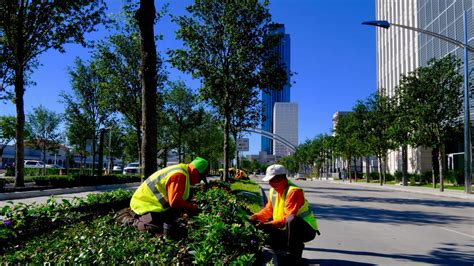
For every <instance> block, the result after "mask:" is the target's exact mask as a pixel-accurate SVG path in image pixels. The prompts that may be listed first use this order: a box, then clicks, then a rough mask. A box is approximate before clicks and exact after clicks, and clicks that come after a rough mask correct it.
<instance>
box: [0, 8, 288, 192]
mask: <svg viewBox="0 0 474 266" xmlns="http://www.w3.org/2000/svg"><path fill="white" fill-rule="evenodd" d="M268 4H269V3H268V1H264V2H261V1H258V0H250V1H217V0H195V2H194V3H193V4H192V5H190V6H189V7H188V8H187V11H188V13H189V14H188V15H186V16H179V17H173V20H174V21H175V22H176V23H177V24H178V26H179V30H178V31H177V38H178V39H180V40H182V41H183V44H184V48H182V49H175V50H170V51H169V52H168V55H169V58H170V59H169V62H170V63H171V64H172V65H173V66H174V67H176V68H178V69H179V70H182V71H184V72H187V73H190V74H191V75H192V76H193V77H194V78H198V79H200V80H201V87H200V89H199V100H201V101H204V102H205V103H207V104H208V108H209V110H212V111H213V112H215V113H216V115H215V116H211V115H209V113H208V112H205V111H204V108H203V107H197V109H196V110H192V111H193V112H191V113H190V112H189V110H185V111H183V112H178V111H176V110H173V108H172V107H170V106H166V103H165V98H166V97H169V98H168V100H170V102H172V101H173V97H174V96H176V97H177V95H168V96H166V95H165V93H163V92H162V91H160V89H163V87H164V83H165V77H166V75H165V73H164V71H163V61H162V60H161V58H160V56H159V54H157V53H156V45H155V40H156V39H157V38H156V36H155V35H154V29H153V26H154V23H155V22H156V21H157V20H158V19H159V18H160V16H161V15H162V14H163V13H160V12H156V9H155V5H154V1H148V0H140V1H139V3H138V2H135V1H131V0H130V1H126V6H125V9H124V12H123V16H122V20H121V21H124V23H122V24H121V25H120V23H115V24H112V25H116V26H117V31H118V32H119V34H115V35H112V36H110V37H108V38H106V39H105V40H103V41H101V42H99V43H98V44H97V45H95V49H94V51H93V52H92V59H91V60H89V61H84V60H81V59H77V60H76V61H75V65H74V66H73V67H72V68H71V69H70V71H69V73H70V76H71V85H72V89H73V93H72V94H66V93H63V94H62V100H63V102H64V104H65V106H66V110H65V114H64V117H65V122H66V127H67V138H68V140H70V142H71V144H72V145H73V146H74V147H76V149H78V152H80V151H81V150H82V151H84V150H85V145H86V141H87V139H88V138H90V137H91V136H92V139H93V141H92V145H93V146H94V147H93V150H94V151H95V150H96V147H95V145H96V143H97V141H96V140H97V138H98V134H99V133H98V132H99V129H100V128H108V127H110V126H111V125H113V124H117V119H123V121H124V125H125V131H127V132H130V133H131V134H127V138H132V139H134V140H135V145H133V146H134V147H135V149H137V154H140V156H138V158H140V160H141V163H142V165H143V168H144V174H145V176H148V175H150V174H152V173H153V172H154V171H155V170H156V157H157V149H158V148H159V146H160V145H161V147H164V149H165V150H166V148H169V147H170V144H169V143H167V142H169V137H170V136H174V137H175V139H176V142H175V143H177V144H176V145H177V147H178V150H179V153H180V154H181V153H182V150H181V147H182V146H184V145H182V143H183V139H186V134H192V136H193V137H192V138H190V140H189V143H188V144H187V146H188V147H193V149H195V150H197V153H199V154H201V155H203V156H205V155H204V154H205V152H208V153H209V154H214V155H215V154H217V153H216V152H215V151H214V150H213V148H212V146H211V145H213V144H214V143H209V142H207V141H208V140H211V139H212V140H214V141H218V140H219V138H217V137H216V138H211V137H210V136H214V135H216V134H218V132H219V126H222V128H223V147H224V148H223V157H224V169H225V171H224V173H225V174H226V175H227V173H228V171H227V170H228V162H229V159H230V147H231V146H230V138H229V136H230V135H231V134H232V135H234V138H236V137H237V135H238V134H239V132H242V131H244V130H245V128H249V127H253V126H255V125H257V124H258V123H259V121H260V120H261V119H262V117H261V114H262V110H261V107H260V105H259V99H258V95H259V92H260V90H268V89H280V88H282V87H283V86H282V85H283V84H285V83H286V82H287V79H288V77H287V72H286V70H285V66H284V65H281V64H279V63H278V53H276V52H275V51H274V47H275V46H276V45H277V44H278V43H279V41H280V39H281V35H280V34H276V33H275V28H276V27H278V25H275V24H274V23H272V21H271V16H270V13H269V11H268V8H267V6H268ZM105 11H106V6H105V3H104V1H103V0H88V1H80V2H78V1H72V0H71V1H43V0H31V1H23V0H21V1H2V2H1V4H0V50H2V53H1V55H0V74H1V75H0V76H1V81H2V83H1V84H0V85H1V86H0V97H1V99H11V100H13V102H14V103H15V105H16V109H17V115H16V123H15V140H16V161H17V163H16V180H15V186H23V185H24V184H23V183H24V182H23V175H24V174H23V159H24V135H25V134H24V126H25V115H24V106H23V95H24V91H25V86H26V85H28V77H29V74H30V73H31V72H32V71H33V69H34V68H35V67H37V66H38V64H39V62H38V59H37V58H38V56H39V55H40V54H42V53H44V52H45V51H47V50H49V49H56V50H59V51H61V52H64V49H63V46H64V44H66V43H80V44H82V45H83V46H86V45H87V43H86V41H85V39H84V34H85V33H87V32H91V31H93V30H94V29H95V28H96V26H97V25H99V24H107V25H111V20H110V18H107V17H106V16H105ZM173 86H174V87H181V88H183V84H182V83H179V82H178V83H176V84H174V85H170V87H173ZM12 87H13V90H11V88H12ZM176 94H178V93H176ZM193 97H194V96H193ZM193 97H191V98H193ZM193 99H194V98H193ZM174 100H177V101H179V104H178V105H179V108H189V106H186V105H183V106H182V104H183V102H182V100H183V99H182V98H176V99H174ZM167 110H171V111H169V112H168V111H167ZM194 111H195V112H196V113H194ZM117 114H118V115H117ZM213 117H214V118H215V117H217V118H218V120H219V121H221V122H220V123H217V124H216V122H215V119H213ZM199 119H201V120H199ZM166 120H175V122H177V123H176V124H175V125H177V126H176V128H173V127H171V126H170V127H168V128H166V127H164V126H163V124H166ZM203 121H206V122H203ZM158 125H160V128H159V129H158ZM191 125H192V126H195V127H196V128H195V129H194V128H190V126H191ZM181 129H186V130H184V131H181ZM193 130H194V131H193ZM199 130H200V131H199ZM207 131H209V132H210V131H212V132H210V133H208V132H207ZM183 132H186V134H183ZM203 132H206V133H203ZM203 138H208V139H207V140H204V139H203ZM160 140H161V142H160ZM193 141H194V143H192V142H193ZM163 143H164V144H163ZM130 149H133V147H132V148H130ZM180 158H181V156H180ZM225 178H227V176H225Z"/></svg>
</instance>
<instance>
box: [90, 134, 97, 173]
mask: <svg viewBox="0 0 474 266" xmlns="http://www.w3.org/2000/svg"><path fill="white" fill-rule="evenodd" d="M95 128H96V127H94V136H93V137H92V173H91V175H92V176H94V175H95V149H96V147H97V145H96V142H97V138H96V132H95Z"/></svg>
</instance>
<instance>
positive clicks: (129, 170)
mask: <svg viewBox="0 0 474 266" xmlns="http://www.w3.org/2000/svg"><path fill="white" fill-rule="evenodd" d="M139 171H140V163H138V162H136V163H129V164H128V165H127V166H126V167H125V168H123V172H122V173H123V174H124V175H136V174H139Z"/></svg>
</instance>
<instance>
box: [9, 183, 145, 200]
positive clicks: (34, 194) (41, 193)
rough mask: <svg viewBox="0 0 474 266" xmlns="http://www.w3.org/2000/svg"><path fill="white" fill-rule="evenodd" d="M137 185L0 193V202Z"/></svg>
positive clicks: (136, 185) (134, 184) (137, 184)
mask: <svg viewBox="0 0 474 266" xmlns="http://www.w3.org/2000/svg"><path fill="white" fill-rule="evenodd" d="M139 185H140V183H125V184H113V185H100V186H84V187H72V188H53V189H44V190H31V191H18V192H4V193H0V201H5V200H14V199H25V198H34V197H42V196H50V195H61V194H71V193H80V192H87V191H96V190H113V189H118V188H123V189H127V188H133V187H138V186H139Z"/></svg>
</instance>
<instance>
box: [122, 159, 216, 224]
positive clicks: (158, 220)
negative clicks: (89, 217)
mask: <svg viewBox="0 0 474 266" xmlns="http://www.w3.org/2000/svg"><path fill="white" fill-rule="evenodd" d="M208 173H209V163H208V162H207V161H206V160H205V159H203V158H200V157H197V158H196V159H194V160H193V161H192V162H191V163H190V164H177V165H172V166H168V167H166V168H163V169H161V170H159V171H157V172H155V173H154V174H152V175H151V176H150V177H148V178H147V179H146V180H145V182H143V183H142V184H141V185H140V186H139V187H138V188H137V190H136V191H135V193H134V194H133V196H132V200H131V201H130V208H131V211H132V212H131V215H130V216H131V217H130V216H129V217H124V218H122V219H121V221H122V222H123V223H124V224H128V225H133V226H134V227H136V228H137V229H138V230H140V231H149V232H151V233H157V232H160V231H161V229H162V228H163V223H172V222H173V221H174V220H175V219H176V218H178V217H179V215H180V213H181V212H187V213H190V214H194V213H196V212H197V209H198V207H197V205H196V204H192V203H190V202H188V201H187V200H188V198H189V196H190V187H191V185H194V184H197V183H199V182H200V181H201V180H202V181H204V182H205V183H207V180H206V176H207V174H208Z"/></svg>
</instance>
